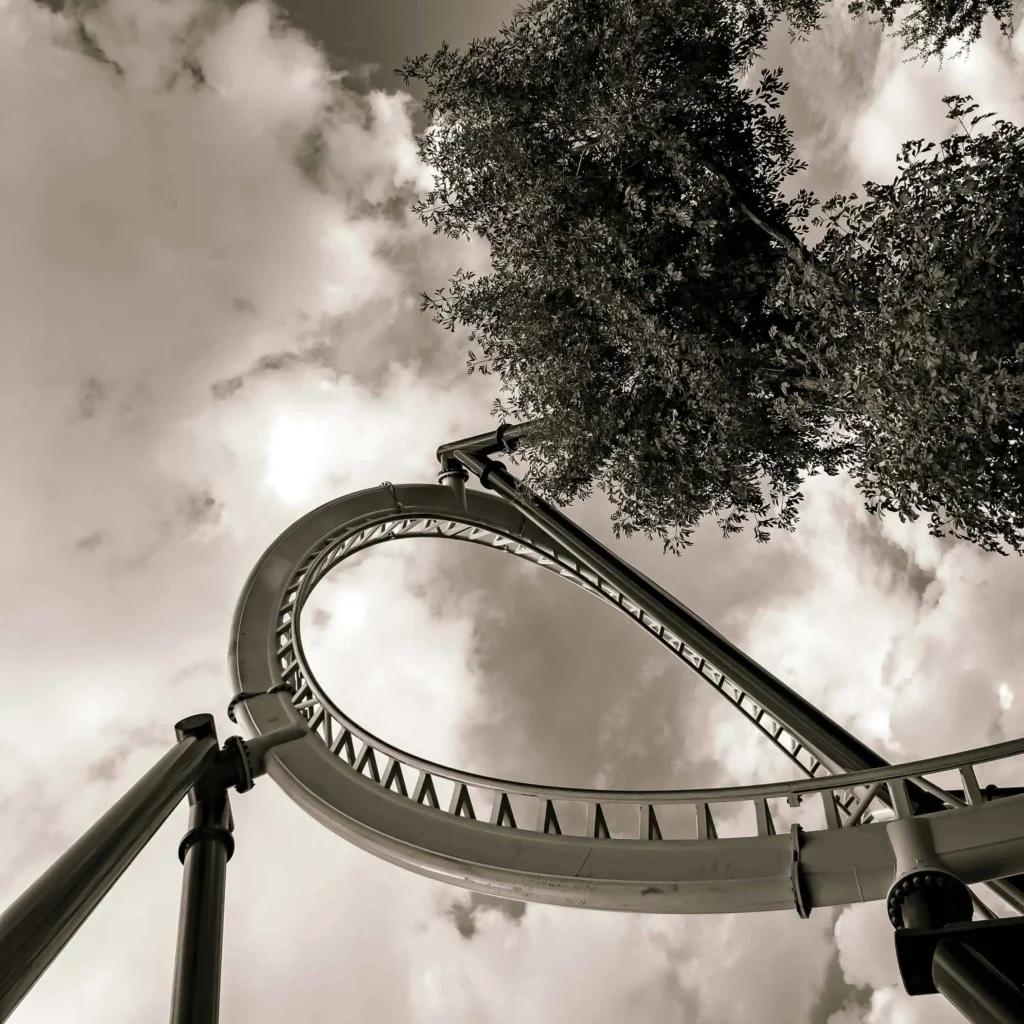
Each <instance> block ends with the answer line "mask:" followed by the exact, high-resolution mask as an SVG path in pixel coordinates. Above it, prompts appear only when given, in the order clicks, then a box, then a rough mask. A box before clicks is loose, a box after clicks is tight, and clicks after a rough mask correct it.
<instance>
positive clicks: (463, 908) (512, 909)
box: [445, 892, 526, 939]
mask: <svg viewBox="0 0 1024 1024" xmlns="http://www.w3.org/2000/svg"><path fill="white" fill-rule="evenodd" d="M491 911H494V912H497V913H499V914H501V915H502V916H503V917H506V918H508V920H509V921H513V922H516V923H518V922H519V921H521V920H522V919H523V915H524V914H525V913H526V904H525V903H523V902H522V901H520V900H506V899H501V898H500V897H498V896H488V895H487V894H486V893H482V892H471V893H469V895H468V896H466V898H465V899H461V900H460V899H455V900H452V901H451V903H449V904H448V907H447V909H446V910H445V913H446V914H447V915H448V916H449V917H450V918H451V919H452V920H453V921H454V922H455V930H456V931H457V932H458V933H459V934H460V935H461V936H462V937H463V938H464V939H471V938H473V936H474V935H476V933H477V930H478V928H479V925H478V923H477V922H478V919H479V918H480V916H481V915H482V914H486V913H488V912H491Z"/></svg>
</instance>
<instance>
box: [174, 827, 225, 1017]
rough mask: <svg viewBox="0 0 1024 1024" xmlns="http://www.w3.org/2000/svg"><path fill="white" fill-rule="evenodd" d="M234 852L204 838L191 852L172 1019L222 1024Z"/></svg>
mask: <svg viewBox="0 0 1024 1024" xmlns="http://www.w3.org/2000/svg"><path fill="white" fill-rule="evenodd" d="M227 864H228V851H227V848H226V847H225V845H224V843H223V842H221V840H220V839H218V838H209V839H200V840H199V841H198V842H196V843H195V845H193V846H192V847H191V848H190V849H189V850H188V852H187V853H186V854H185V876H184V879H183V881H182V888H181V912H180V915H179V918H178V948H177V956H176V960H175V969H174V995H173V997H172V1001H171V1024H217V1019H218V1017H219V1014H220V974H221V957H222V952H223V948H224V892H225V887H226V880H227V878H226V876H227Z"/></svg>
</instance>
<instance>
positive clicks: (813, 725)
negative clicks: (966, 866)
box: [438, 425, 1024, 907]
mask: <svg viewBox="0 0 1024 1024" xmlns="http://www.w3.org/2000/svg"><path fill="white" fill-rule="evenodd" d="M524 426H525V425H524ZM508 429H509V432H511V430H512V428H511V427H510V428H508ZM473 440H480V439H478V438H475V439H473ZM442 450H443V451H444V453H445V454H446V455H447V456H448V457H450V458H452V459H454V460H456V461H457V462H460V463H461V464H462V465H463V466H465V467H466V469H467V470H469V472H471V473H473V475H474V476H476V477H478V478H479V480H480V482H481V483H482V484H483V486H484V487H486V488H489V489H490V490H493V491H495V492H496V493H497V494H499V495H500V496H501V497H502V498H504V499H505V500H506V501H507V502H508V503H509V504H511V505H513V506H514V507H515V508H517V509H518V510H519V511H520V512H521V513H522V514H523V515H524V516H525V517H526V518H527V519H529V520H530V521H531V522H533V523H535V524H536V525H537V526H539V527H540V528H541V529H542V530H544V531H545V532H547V533H548V534H549V535H550V536H551V537H552V538H554V539H555V540H557V541H558V543H559V544H561V545H562V546H563V547H564V548H565V549H566V550H567V551H569V552H570V553H571V554H572V555H573V556H574V557H575V558H577V559H578V560H579V561H580V562H582V563H583V564H584V565H587V566H589V567H590V569H591V570H593V571H594V572H596V573H597V574H598V575H599V576H601V577H603V578H604V579H606V580H608V581H609V582H610V583H611V584H612V585H613V586H614V587H615V588H616V589H617V590H619V591H620V593H622V594H624V595H625V596H626V597H628V598H629V599H630V600H631V601H632V602H633V603H634V604H636V605H637V606H638V607H640V608H642V609H643V610H644V611H647V612H649V613H650V614H651V615H652V616H653V617H654V618H656V619H657V620H658V621H659V622H661V623H662V624H663V625H665V626H666V627H668V628H669V629H670V630H671V631H672V632H673V633H674V634H675V635H676V636H677V637H678V638H679V639H680V640H682V641H683V642H684V643H686V644H688V645H690V646H691V647H693V648H694V649H696V650H698V651H700V652H701V654H704V655H706V656H708V657H710V659H711V661H712V662H713V663H714V665H715V667H716V668H718V669H719V670H721V671H722V672H724V673H725V674H726V676H728V677H729V678H731V679H732V680H733V682H735V683H736V684H737V685H738V686H740V687H741V688H742V689H743V690H745V691H746V693H747V694H748V695H749V696H750V698H751V700H753V701H755V702H756V703H757V704H758V705H760V707H762V708H764V710H765V711H766V712H767V713H768V714H769V715H771V716H772V717H773V718H774V719H775V720H776V721H777V722H779V723H780V724H782V725H784V726H785V727H786V728H787V729H788V730H789V731H790V732H791V733H793V735H795V736H796V737H797V738H798V739H799V740H800V741H801V743H802V744H803V745H804V746H805V747H806V748H807V749H808V750H810V751H811V752H812V753H813V754H814V756H815V757H816V758H817V759H818V760H819V761H820V762H821V763H822V764H823V765H825V766H826V767H827V768H828V769H829V770H830V771H831V772H832V773H833V774H836V775H841V774H845V773H847V772H856V771H863V770H866V769H870V768H884V767H887V766H888V765H889V762H888V761H886V760H885V758H883V757H881V756H879V755H878V754H876V753H875V751H873V750H872V749H871V748H870V747H869V746H867V745H866V744H864V743H862V742H861V741H860V740H859V739H857V737H856V736H854V735H853V734H852V733H849V732H847V731H846V730H845V729H844V728H843V727H842V726H841V725H839V723H838V722H834V721H832V719H831V718H829V717H828V716H827V715H825V714H823V713H822V712H821V711H819V710H818V709H817V708H816V707H815V706H814V705H813V704H811V703H809V702H808V701H806V700H804V699H803V697H801V696H800V695H799V694H798V693H796V692H795V691H794V690H791V689H790V688H789V687H788V686H786V684H785V683H783V682H782V680H781V679H777V678H776V677H775V676H774V675H772V674H771V673H770V672H769V671H768V670H767V669H765V668H763V667H762V666H761V665H759V664H758V663H757V662H756V661H754V660H753V658H750V657H748V656H747V655H746V654H745V653H744V652H743V651H741V650H740V649H739V648H738V647H736V646H734V645H733V644H732V643H730V642H729V641H728V640H727V639H726V638H725V637H724V636H722V634H721V633H719V632H718V631H717V630H716V629H714V628H713V627H712V626H710V625H709V624H708V623H706V622H704V620H703V619H701V618H700V617H699V616H697V615H695V614H694V613H693V612H692V611H690V609H689V608H687V607H686V606H685V605H683V604H682V603H681V602H679V601H677V600H676V599H675V598H674V597H673V596H672V595H671V594H669V593H667V592H666V591H665V590H662V588H661V587H659V586H658V585H657V584H656V583H655V582H654V581H653V580H651V579H648V578H647V577H646V576H644V575H643V573H641V572H638V571H637V570H636V569H634V568H633V567H632V566H631V565H629V564H628V563H627V562H625V561H623V560H622V559H621V558H619V557H618V556H617V555H615V554H614V553H613V552H612V551H610V550H609V549H608V548H606V547H605V546H604V545H603V544H602V543H601V542H600V541H598V540H597V539H596V538H594V537H591V536H590V534H589V533H587V532H586V531H585V530H583V529H581V528H580V527H579V526H577V525H576V524H575V523H574V522H573V521H572V520H571V519H569V518H568V517H567V516H564V515H562V513H561V512H559V511H558V509H556V508H554V507H553V506H552V505H550V504H549V503H548V502H546V501H545V500H544V499H543V498H541V497H539V496H537V495H533V494H530V495H528V494H527V493H526V492H524V491H523V490H521V489H520V487H519V486H518V481H517V480H516V478H515V477H514V476H512V474H511V473H509V472H508V470H506V469H505V467H504V466H502V465H501V464H500V463H495V462H492V461H490V460H489V459H488V458H486V456H481V455H480V454H476V453H474V452H473V451H466V450H465V449H463V448H458V449H453V446H451V445H445V446H443V447H442V449H438V454H439V457H440V454H441V451H442ZM480 450H481V451H494V450H496V449H494V448H490V449H487V448H486V447H483V448H481V449H480ZM910 790H911V794H912V798H913V800H914V803H915V804H916V805H917V808H918V810H919V811H920V812H925V813H927V812H933V811H942V810H945V804H944V803H943V802H942V801H941V800H939V799H938V798H937V797H935V796H934V795H932V794H931V793H927V792H923V791H922V790H920V789H918V788H917V787H916V786H914V784H913V783H910ZM878 799H879V800H881V801H882V803H884V804H886V805H889V804H890V803H891V802H890V800H889V799H888V798H887V797H886V796H885V795H884V794H883V793H879V794H878ZM999 885H1000V887H1001V890H1002V891H1001V892H1000V895H1002V896H1003V898H1004V899H1006V900H1007V901H1008V902H1011V903H1012V904H1013V905H1014V906H1018V907H1019V906H1024V878H1018V877H1012V878H1006V879H1003V880H1002V881H1001V882H1000V883H999ZM997 891H998V890H997Z"/></svg>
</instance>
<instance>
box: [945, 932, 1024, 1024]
mask: <svg viewBox="0 0 1024 1024" xmlns="http://www.w3.org/2000/svg"><path fill="white" fill-rule="evenodd" d="M932 980H933V981H934V983H935V988H936V989H937V990H938V991H939V992H941V993H942V994H943V995H944V996H945V997H946V998H947V999H948V1000H949V1001H950V1002H951V1003H952V1004H953V1005H954V1006H955V1007H956V1008H957V1009H958V1010H959V1011H960V1012H961V1013H962V1014H963V1015H964V1016H965V1017H966V1018H967V1019H968V1020H969V1021H972V1022H973V1024H1020V1022H1021V1021H1024V992H1022V991H1021V989H1020V988H1019V987H1018V986H1017V985H1015V984H1014V983H1013V982H1012V981H1010V979H1009V978H1007V977H1006V975H1005V974H1003V973H1002V972H1001V971H999V970H997V969H996V968H995V967H994V966H993V965H992V964H991V963H989V962H988V960H986V959H985V957H983V956H982V955H981V954H980V953H979V952H977V951H976V950H974V949H971V947H970V946H969V945H967V944H966V943H964V942H961V941H958V940H956V939H943V940H942V941H941V942H940V943H939V944H938V945H937V946H936V947H935V953H934V955H933V957H932Z"/></svg>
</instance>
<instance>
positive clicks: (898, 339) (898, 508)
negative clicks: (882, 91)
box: [403, 0, 1024, 551]
mask: <svg viewBox="0 0 1024 1024" xmlns="http://www.w3.org/2000/svg"><path fill="white" fill-rule="evenodd" d="M755 14H756V12H755ZM768 20H769V19H768V17H767V16H765V17H761V16H759V15H758V16H755V15H749V16H747V15H744V16H739V15H738V14H737V9H736V8H735V7H731V6H728V5H726V4H725V3H719V2H718V0H694V6H692V7H688V8H686V16H685V17H683V16H681V4H680V3H679V2H678V0H590V2H587V0H534V2H533V3H532V4H531V5H530V6H528V7H527V8H525V9H524V10H523V11H522V13H521V14H520V15H519V17H517V18H516V19H515V20H514V21H513V22H512V23H511V24H510V25H509V26H508V27H507V28H505V29H504V30H503V32H502V35H501V37H500V38H497V39H486V40H483V41H477V42H475V43H474V44H473V45H472V46H471V47H470V48H469V50H468V51H467V52H466V53H465V54H460V53H458V52H457V51H453V50H450V49H449V48H447V47H443V48H442V49H441V50H440V51H438V53H437V54H435V55H434V56H433V57H432V58H431V57H420V58H418V59H416V60H413V61H408V62H406V65H405V67H404V68H403V72H404V74H405V75H406V77H407V79H408V78H418V79H420V80H421V81H423V82H424V84H425V85H426V87H427V93H428V96H427V101H426V107H427V112H428V114H429V115H430V116H431V117H432V119H433V124H432V126H431V128H430V129H429V130H428V131H427V132H426V134H425V135H424V136H423V137H422V138H421V139H420V140H419V146H420V153H421V156H422V157H423V158H424V159H425V160H426V161H427V162H428V163H429V164H431V165H432V166H433V168H434V170H435V174H436V179H435V187H434V189H433V190H432V191H431V193H430V194H429V195H428V196H427V198H426V199H425V200H424V201H423V202H422V203H420V204H418V205H417V206H416V207H415V209H416V210H417V212H418V213H419V214H420V216H421V217H422V218H423V219H424V221H425V222H426V223H428V224H430V225H432V226H433V228H434V230H435V231H442V232H445V233H446V234H449V235H451V236H461V235H468V234H472V233H476V234H479V235H481V236H483V237H485V238H487V240H488V241H489V243H490V247H491V256H492V266H491V270H490V272H489V273H488V274H486V275H484V276H482V277H479V278H476V277H474V276H473V275H471V274H468V273H462V272H459V273H458V274H456V275H455V276H454V278H453V279H452V280H451V282H449V285H448V286H447V287H446V288H440V289H438V290H437V291H436V292H435V293H434V294H433V295H431V296H424V308H426V309H429V310H430V311H431V312H432V313H433V315H434V317H435V319H436V320H437V321H438V322H440V323H441V324H443V325H444V326H445V327H447V328H449V329H451V330H455V329H456V328H457V327H459V326H464V327H468V328H469V330H470V343H471V344H472V345H473V346H475V347H478V348H479V349H480V351H481V358H479V359H478V358H476V356H475V355H474V354H473V353H472V352H471V353H470V357H471V365H470V370H471V371H472V370H474V369H478V370H481V371H483V372H493V373H497V374H499V375H500V377H501V380H502V386H503V391H504V393H505V394H506V395H507V398H505V399H503V400H502V401H501V402H499V403H497V411H499V412H500V413H502V414H503V415H504V416H505V417H506V418H507V419H513V420H523V419H536V418H538V417H541V418H543V425H542V427H541V432H540V433H539V435H537V436H535V437H534V438H533V439H532V442H531V448H530V451H529V456H530V463H529V469H528V472H527V474H526V478H525V480H526V485H527V486H529V487H532V488H534V489H535V490H536V491H538V492H539V493H541V494H543V495H544V496H545V497H547V498H549V499H551V500H553V501H556V502H558V503H563V504H564V503H566V502H568V501H571V500H573V499H575V498H577V497H582V496H585V495H587V494H588V493H589V492H590V490H591V488H592V487H593V486H599V487H601V488H602V489H603V490H604V491H605V492H606V493H607V494H608V496H609V498H610V499H611V501H612V503H613V505H614V506H615V513H614V521H613V525H614V527H615V530H616V533H617V534H618V533H620V532H623V533H626V534H627V535H628V534H629V533H632V532H633V531H638V530H639V531H642V532H643V533H645V534H647V535H648V536H651V537H653V536H658V537H661V538H662V539H663V540H664V541H665V545H666V548H668V549H670V550H674V551H679V550H681V549H682V548H683V547H685V546H686V545H687V544H688V543H689V537H690V535H691V534H692V532H693V530H694V528H695V527H696V524H697V523H698V522H699V521H700V520H701V519H702V518H703V517H705V516H707V515H715V516H717V517H718V520H719V523H720V525H721V526H722V528H723V530H724V531H725V532H726V533H734V532H737V531H738V530H739V529H740V528H741V527H742V525H743V523H744V522H746V521H748V520H750V519H752V520H753V523H754V531H755V534H756V536H757V538H758V539H759V540H766V539H767V538H768V536H769V535H770V530H772V529H774V528H782V529H792V528H793V526H794V524H795V521H796V516H797V511H798V505H799V502H800V500H801V498H802V494H801V492H800V487H801V485H802V483H803V481H804V480H805V479H806V478H807V477H808V476H812V475H814V474H816V473H821V472H826V473H835V472H838V471H839V470H841V469H848V470H849V471H851V473H852V474H853V475H854V478H855V480H856V482H857V485H858V486H859V487H860V488H861V490H862V491H863V492H864V496H865V499H866V502H867V506H868V508H869V509H870V510H871V511H872V512H875V513H881V512H884V511H892V512H896V513H897V514H899V515H901V516H903V517H909V518H915V517H916V516H917V515H918V514H920V513H921V512H925V513H928V514H930V516H931V525H932V529H933V532H937V533H942V532H943V531H948V532H952V533H953V534H954V535H956V536H962V537H967V538H969V539H971V540H973V541H975V542H976V543H979V544H981V545H983V546H984V547H986V548H988V549H990V550H1001V545H1002V544H1006V545H1008V546H1010V547H1012V548H1014V549H1015V550H1018V551H1020V550H1021V541H1020V538H1021V536H1022V535H1024V530H1022V528H1024V488H1022V483H1024V480H1022V479H1021V473H1020V472H1019V471H1018V470H1017V469H1016V467H1015V464H1014V459H1015V457H1017V453H1018V451H1019V445H1020V435H1021V424H1022V422H1024V421H1022V419H1021V412H1022V410H1024V404H1022V402H1024V391H1022V386H1021V383H1020V382H1021V380H1022V379H1024V378H1022V376H1021V365H1022V358H1024V353H1022V352H1021V350H1020V349H1019V348H1018V347H1017V337H1016V335H1017V333H1018V332H1019V329H1020V325H1021V323H1022V322H1024V318H1022V316H1021V314H1022V313H1024V306H1022V294H1021V293H1022V277H1021V258H1022V257H1021V253H1022V247H1021V242H1022V240H1024V239H1022V238H1021V234H1022V231H1024V208H1022V206H1021V197H1022V196H1024V188H1022V185H1024V182H1022V171H1021V159H1022V157H1021V134H1020V130H1019V129H1016V128H1014V127H1013V126H1011V125H1008V124H1006V123H1005V122H999V123H998V124H997V125H996V126H995V131H993V132H992V133H990V134H989V135H972V134H971V133H970V131H969V130H968V129H967V126H966V125H964V134H962V135H959V136H956V137H954V138H953V139H949V140H947V141H946V142H945V143H943V144H942V147H941V157H939V158H936V159H928V158H927V157H928V154H929V153H930V152H931V150H932V149H933V148H934V147H925V146H924V145H923V143H921V142H917V143H908V145H907V146H906V147H904V151H903V158H902V161H901V165H900V175H899V176H898V177H897V179H896V181H895V182H894V183H893V184H892V185H890V186H882V185H877V184H873V183H872V184H869V185H868V186H866V190H867V194H868V198H867V200H866V201H864V202H857V201H856V199H857V197H856V196H836V197H834V198H833V199H831V200H829V201H828V202H827V203H826V204H825V205H824V206H823V207H822V208H821V212H822V213H823V214H824V215H825V217H826V219H827V221H828V224H829V227H828V230H827V231H826V233H825V237H824V238H823V239H822V240H821V241H820V242H819V243H818V244H817V245H815V246H814V247H813V248H808V246H807V245H806V244H805V241H804V239H805V237H806V235H807V231H808V229H809V226H810V225H811V224H817V225H818V226H819V227H820V226H822V224H823V223H824V221H822V220H821V218H820V217H818V216H813V217H812V210H814V209H816V208H817V206H818V205H819V204H818V200H817V199H816V197H814V196H812V195H810V194H809V193H807V192H801V193H800V194H799V195H798V196H797V197H796V198H795V199H792V200H785V199H784V198H783V197H782V193H781V187H782V185H783V183H784V182H785V180H786V178H787V177H788V176H789V175H791V174H792V173H794V172H795V171H796V170H798V169H800V168H801V166H802V165H800V164H799V163H798V162H797V161H796V160H795V159H794V157H793V147H792V143H791V141H790V133H789V132H788V130H787V129H786V126H785V124H784V122H783V120H782V118H781V116H779V115H777V114H773V113H772V111H773V110H775V109H777V107H778V102H779V96H780V95H781V94H782V92H783V91H784V90H785V85H784V83H783V82H782V81H781V72H779V71H774V72H769V71H766V72H763V73H762V76H761V82H760V86H759V88H758V89H757V90H756V91H753V90H750V89H742V88H740V86H739V84H738V81H737V75H738V74H739V73H740V72H741V71H743V70H745V69H746V68H747V67H749V63H750V60H751V59H752V56H753V55H754V54H756V52H757V50H758V48H759V47H760V46H761V45H762V44H763V39H764V28H765V25H766V24H767V22H768ZM947 100H948V101H949V102H950V104H951V109H950V116H951V117H953V118H954V119H958V120H960V121H961V123H962V121H963V118H964V117H967V116H969V115H970V114H971V113H972V112H973V111H974V110H975V109H976V107H967V106H965V102H966V101H965V100H963V99H961V98H959V97H947ZM981 120H983V119H981V118H975V119H974V121H973V122H972V125H971V128H972V129H973V128H975V127H976V126H977V124H979V123H980V122H981ZM1018 461H1019V460H1018Z"/></svg>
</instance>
